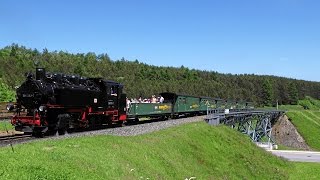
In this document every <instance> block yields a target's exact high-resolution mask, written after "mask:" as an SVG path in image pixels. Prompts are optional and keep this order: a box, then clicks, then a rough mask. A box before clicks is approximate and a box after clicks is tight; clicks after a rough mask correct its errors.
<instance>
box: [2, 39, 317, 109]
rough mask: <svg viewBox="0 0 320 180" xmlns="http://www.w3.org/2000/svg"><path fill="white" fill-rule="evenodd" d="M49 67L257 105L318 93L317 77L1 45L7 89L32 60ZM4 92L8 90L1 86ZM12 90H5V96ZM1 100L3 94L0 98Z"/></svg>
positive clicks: (129, 87)
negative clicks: (165, 64)
mask: <svg viewBox="0 0 320 180" xmlns="http://www.w3.org/2000/svg"><path fill="white" fill-rule="evenodd" d="M37 61H38V62H39V65H38V66H41V67H45V68H46V69H47V71H48V72H61V73H68V74H77V75H80V76H87V77H102V78H106V79H110V80H114V81H119V82H121V83H123V84H124V85H125V92H126V93H127V94H128V97H138V96H144V97H149V96H150V95H152V94H157V93H161V92H164V91H171V92H176V93H181V94H190V95H197V96H210V97H219V98H223V99H234V100H247V101H252V102H255V103H256V105H257V104H258V105H274V104H275V103H276V102H277V101H278V102H279V104H296V102H297V98H298V99H302V98H304V97H305V96H310V97H313V98H318V99H319V98H320V83H318V82H309V81H302V80H294V79H288V78H282V77H274V76H257V75H253V74H244V75H231V74H220V73H217V72H212V71H211V72H209V71H200V70H194V69H189V68H186V67H184V66H181V67H180V68H174V67H157V66H151V65H147V64H144V63H141V62H139V61H138V60H135V61H128V60H126V59H124V58H122V59H120V60H116V61H112V60H111V59H110V58H109V56H108V55H107V54H99V55H96V54H95V53H90V52H89V53H86V54H84V53H78V54H71V53H68V52H63V51H53V52H49V51H48V50H47V49H43V51H42V52H40V51H38V50H37V49H28V48H26V47H24V46H19V45H17V44H12V45H11V46H7V47H4V48H2V49H0V63H1V65H0V78H2V81H3V83H4V84H6V85H5V86H6V89H10V90H13V89H14V87H15V86H19V85H20V84H21V82H22V81H23V80H24V79H25V76H24V74H25V73H26V72H34V68H35V62H37ZM5 92H7V90H6V91H5ZM7 96H9V97H10V98H11V97H12V96H11V95H6V99H10V98H7ZM2 100H4V99H2Z"/></svg>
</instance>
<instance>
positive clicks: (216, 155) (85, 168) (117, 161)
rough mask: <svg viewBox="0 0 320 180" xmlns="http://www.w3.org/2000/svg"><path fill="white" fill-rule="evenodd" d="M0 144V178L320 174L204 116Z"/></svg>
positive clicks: (305, 176)
mask: <svg viewBox="0 0 320 180" xmlns="http://www.w3.org/2000/svg"><path fill="white" fill-rule="evenodd" d="M14 150H15V152H12V151H11V149H10V148H9V147H6V148H1V149H0V157H1V158H0V179H148V178H149V179H185V178H191V177H196V178H197V179H288V178H289V179H319V178H320V164H313V163H290V162H287V161H284V160H282V159H280V158H277V157H275V156H272V155H271V154H270V153H268V152H265V151H264V150H262V149H260V148H258V147H256V146H255V145H254V144H253V143H252V142H251V141H250V140H249V138H247V137H246V136H245V135H242V134H240V133H239V132H236V131H234V130H232V129H230V128H228V127H224V126H219V127H213V126H208V125H207V124H205V123H204V122H201V123H192V124H187V125H182V126H179V127H174V128H169V129H166V130H162V131H159V132H155V133H151V134H146V135H142V136H136V137H116V136H95V137H82V138H70V139H64V140H53V141H40V142H32V143H29V144H24V145H17V146H15V147H14Z"/></svg>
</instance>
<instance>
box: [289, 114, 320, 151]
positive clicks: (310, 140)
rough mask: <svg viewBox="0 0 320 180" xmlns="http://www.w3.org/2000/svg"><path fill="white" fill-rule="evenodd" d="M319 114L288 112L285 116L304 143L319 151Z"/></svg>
mask: <svg viewBox="0 0 320 180" xmlns="http://www.w3.org/2000/svg"><path fill="white" fill-rule="evenodd" d="M317 114H319V112H313V111H289V112H287V116H288V117H289V118H290V119H291V122H292V123H293V124H294V126H295V127H296V128H297V130H298V132H299V133H300V134H301V135H302V137H303V138H304V140H305V141H306V143H307V144H308V145H309V146H310V147H311V148H313V149H315V150H320V133H319V132H320V119H319V116H317Z"/></svg>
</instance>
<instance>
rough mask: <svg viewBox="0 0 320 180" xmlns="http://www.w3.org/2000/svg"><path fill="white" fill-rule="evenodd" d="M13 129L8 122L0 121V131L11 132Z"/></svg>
mask: <svg viewBox="0 0 320 180" xmlns="http://www.w3.org/2000/svg"><path fill="white" fill-rule="evenodd" d="M13 129H14V127H13V126H12V125H11V123H10V122H8V121H0V131H6V130H13Z"/></svg>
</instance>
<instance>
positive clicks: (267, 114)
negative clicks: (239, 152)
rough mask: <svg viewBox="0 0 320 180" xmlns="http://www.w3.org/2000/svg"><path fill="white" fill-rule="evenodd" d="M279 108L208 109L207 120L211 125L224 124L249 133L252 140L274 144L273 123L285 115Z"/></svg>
mask: <svg viewBox="0 0 320 180" xmlns="http://www.w3.org/2000/svg"><path fill="white" fill-rule="evenodd" d="M284 113H285V112H284V111H278V110H256V109H247V110H241V111H240V110H231V111H230V112H229V110H225V111H221V110H217V109H214V110H208V112H207V116H206V118H205V121H206V122H208V123H209V124H211V125H218V124H224V125H227V126H230V127H231V128H233V129H237V130H238V131H240V132H242V133H243V134H247V135H248V136H249V137H250V138H251V140H252V141H254V142H256V143H259V142H266V141H267V142H268V144H270V143H272V144H274V143H275V142H274V140H273V139H272V137H271V132H272V125H273V124H274V123H275V122H276V121H277V119H278V118H279V117H280V116H281V115H283V114H284Z"/></svg>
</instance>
